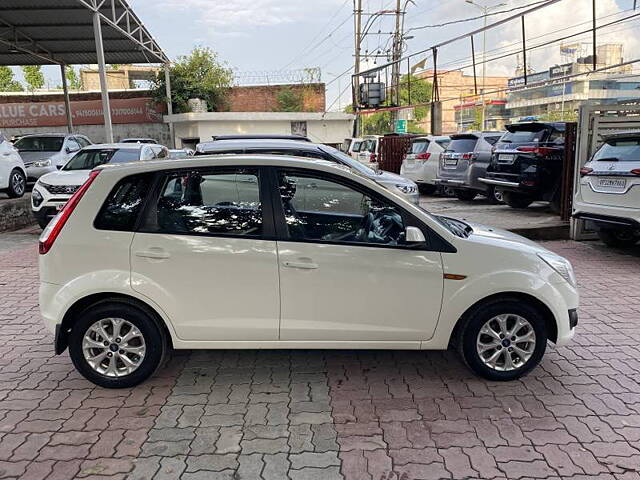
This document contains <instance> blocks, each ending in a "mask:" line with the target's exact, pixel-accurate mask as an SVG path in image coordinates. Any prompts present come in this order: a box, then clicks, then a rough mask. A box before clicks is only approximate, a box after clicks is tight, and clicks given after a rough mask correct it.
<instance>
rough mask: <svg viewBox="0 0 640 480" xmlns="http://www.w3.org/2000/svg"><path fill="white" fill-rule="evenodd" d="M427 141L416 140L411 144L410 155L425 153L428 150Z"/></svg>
mask: <svg viewBox="0 0 640 480" xmlns="http://www.w3.org/2000/svg"><path fill="white" fill-rule="evenodd" d="M429 143H430V142H429V140H416V141H414V142H413V143H412V144H411V153H415V154H419V153H425V152H426V151H427V150H428V149H429Z"/></svg>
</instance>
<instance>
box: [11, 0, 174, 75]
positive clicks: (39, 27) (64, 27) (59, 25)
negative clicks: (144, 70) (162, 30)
mask: <svg viewBox="0 0 640 480" xmlns="http://www.w3.org/2000/svg"><path fill="white" fill-rule="evenodd" d="M113 6H114V8H112V1H111V0H109V1H107V2H105V3H104V5H103V7H102V9H101V10H100V13H101V14H103V15H104V16H105V17H106V18H108V19H109V20H111V21H113V20H114V19H119V18H121V21H120V23H119V26H120V27H121V28H123V29H125V30H126V28H127V22H126V17H123V16H122V14H123V13H125V11H126V9H129V22H128V23H129V25H135V24H136V22H139V23H140V25H141V27H142V28H141V30H139V31H137V32H136V33H135V39H132V38H130V37H128V36H127V35H125V34H124V33H123V32H121V31H119V30H118V29H116V28H113V27H112V26H111V25H109V24H108V23H107V22H106V21H103V22H102V37H103V44H104V54H105V60H106V62H107V63H157V62H161V61H162V60H163V58H164V59H166V55H165V54H164V53H163V52H162V50H161V49H160V47H159V46H158V45H157V43H156V42H155V40H153V37H151V34H150V33H149V32H148V31H147V30H146V28H145V27H144V25H142V24H141V22H140V20H139V19H138V17H137V16H136V15H135V14H134V13H133V11H132V10H131V9H130V7H129V5H128V4H127V3H126V2H125V1H124V0H114V1H113ZM114 14H115V16H114ZM129 28H131V30H133V28H134V27H129ZM13 29H15V32H16V33H15V34H14V33H13V32H14V30H13ZM141 34H142V39H141V38H140V35H141ZM16 35H17V36H16ZM16 38H17V39H18V46H19V47H22V48H25V49H29V50H35V51H37V52H38V53H40V54H42V56H36V55H32V54H29V53H25V52H23V51H21V50H20V49H16V48H15V46H13V45H11V44H10V43H14V42H15V39H16ZM7 42H9V43H7ZM148 42H152V43H153V45H154V47H153V48H152V50H155V51H156V54H155V55H154V52H151V51H149V50H148V49H146V48H145V44H146V46H149V45H151V43H148ZM34 45H35V46H34ZM49 56H50V57H52V58H53V60H50V61H48V60H47V59H46V58H43V57H49ZM46 63H66V64H68V65H73V64H87V63H89V64H91V63H97V57H96V45H95V41H94V36H93V11H92V10H91V9H90V8H89V7H88V6H87V5H85V4H83V3H82V0H1V1H0V64H1V65H33V64H46Z"/></svg>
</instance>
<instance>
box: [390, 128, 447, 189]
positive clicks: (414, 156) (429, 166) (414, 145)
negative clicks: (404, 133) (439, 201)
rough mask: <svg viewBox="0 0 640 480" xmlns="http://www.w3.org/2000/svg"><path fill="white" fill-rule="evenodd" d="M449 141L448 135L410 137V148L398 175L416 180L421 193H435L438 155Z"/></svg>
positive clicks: (438, 162)
mask: <svg viewBox="0 0 640 480" xmlns="http://www.w3.org/2000/svg"><path fill="white" fill-rule="evenodd" d="M450 141H451V139H450V138H449V137H448V136H433V135H427V136H424V137H416V138H414V139H412V140H411V150H409V153H407V154H406V155H405V157H404V159H403V160H402V165H401V167H400V175H402V176H403V177H407V178H410V179H411V180H413V181H414V182H416V183H417V184H418V188H419V189H420V191H421V192H422V193H427V194H433V193H435V191H436V189H437V185H436V178H438V165H439V164H440V156H441V155H442V152H444V149H445V148H447V146H448V145H449V142H450Z"/></svg>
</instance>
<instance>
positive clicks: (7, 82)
mask: <svg viewBox="0 0 640 480" xmlns="http://www.w3.org/2000/svg"><path fill="white" fill-rule="evenodd" d="M23 90H24V89H23V88H22V84H21V83H20V82H19V81H17V80H16V79H14V78H13V70H11V67H7V66H5V65H0V92H21V91H23Z"/></svg>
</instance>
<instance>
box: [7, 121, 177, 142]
mask: <svg viewBox="0 0 640 480" xmlns="http://www.w3.org/2000/svg"><path fill="white" fill-rule="evenodd" d="M56 132H63V133H66V132H67V127H66V126H62V127H21V128H3V129H2V133H4V134H5V135H6V136H7V137H9V138H11V136H12V135H21V134H25V133H56ZM73 133H79V134H82V135H86V136H87V137H89V139H90V140H91V141H92V142H93V143H105V142H106V133H105V130H104V125H78V126H74V127H73ZM127 137H149V138H155V139H157V140H158V141H159V142H160V143H161V144H162V145H169V125H167V124H166V123H119V124H114V125H113V138H114V140H115V141H116V142H117V141H118V140H121V139H123V138H127Z"/></svg>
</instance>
